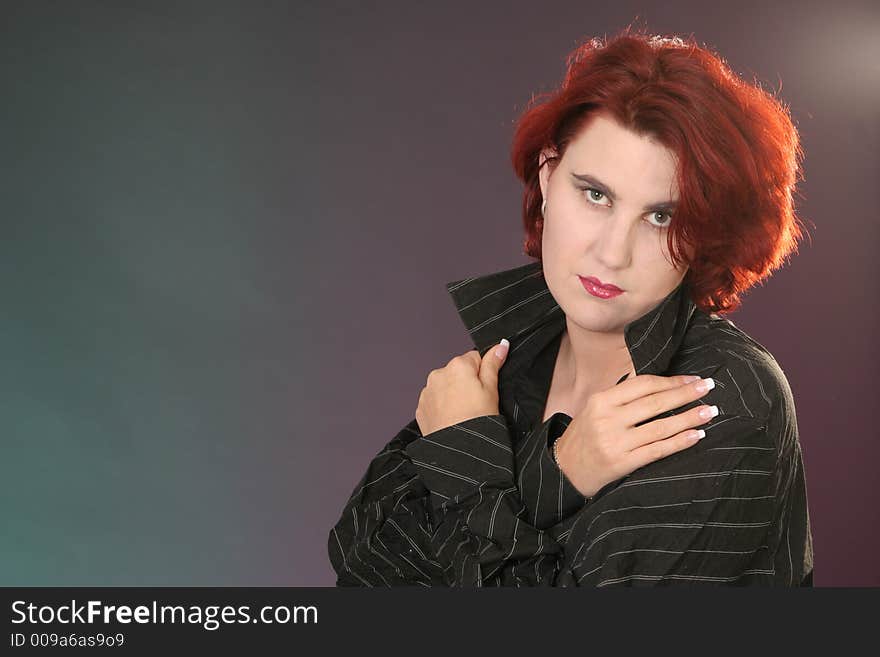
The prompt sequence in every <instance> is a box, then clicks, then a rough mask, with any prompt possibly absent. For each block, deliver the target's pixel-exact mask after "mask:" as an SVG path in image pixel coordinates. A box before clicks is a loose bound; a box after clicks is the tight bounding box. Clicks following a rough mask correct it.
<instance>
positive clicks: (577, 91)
mask: <svg viewBox="0 0 880 657" xmlns="http://www.w3.org/2000/svg"><path fill="white" fill-rule="evenodd" d="M599 112H601V113H603V114H605V115H607V116H609V117H611V118H613V119H615V120H616V121H617V122H618V123H620V124H621V125H622V126H624V127H625V128H627V129H629V130H632V131H633V132H635V133H637V134H639V135H642V136H648V137H650V138H651V139H653V140H654V141H656V142H658V143H660V144H662V145H663V146H665V147H666V148H668V149H670V150H671V151H672V152H673V153H675V155H676V156H677V162H678V167H677V169H678V170H677V182H678V189H679V203H678V208H677V211H676V213H675V218H674V220H673V221H672V223H671V224H670V227H669V230H668V231H667V244H668V246H669V253H670V256H671V257H672V259H673V263H674V264H675V265H676V266H680V265H681V264H683V263H686V264H688V265H689V270H688V272H687V274H686V276H685V278H686V282H687V283H688V285H689V287H690V290H691V295H692V299H693V301H694V303H695V304H696V305H697V306H698V307H699V308H701V309H702V310H704V311H706V312H719V313H724V312H730V311H732V310H736V309H737V308H738V307H739V305H740V298H739V297H740V294H742V293H743V292H744V291H746V290H747V289H749V288H750V287H752V286H753V285H755V284H756V283H758V282H759V281H761V280H762V279H764V278H767V277H769V276H770V274H771V273H772V272H773V271H774V270H775V269H777V268H779V267H780V266H781V265H782V264H783V262H784V260H785V259H786V258H788V256H789V254H790V253H791V252H797V242H798V240H799V239H800V238H801V236H802V230H801V225H800V224H801V221H800V219H799V218H798V217H797V216H796V215H795V212H794V204H793V200H792V194H793V192H794V188H795V184H796V181H797V178H798V177H799V175H800V173H801V161H802V159H803V152H802V150H801V146H800V141H799V138H798V132H797V129H796V128H795V126H794V125H793V123H792V121H791V118H790V117H789V114H788V109H787V107H786V106H784V105H783V104H782V103H780V102H779V101H777V100H776V99H775V98H773V97H772V96H771V95H770V94H768V93H767V92H765V91H764V90H763V89H762V88H761V87H760V84H758V83H756V84H754V85H752V84H748V83H746V82H744V81H743V80H742V79H740V78H739V77H737V76H736V75H735V74H734V73H733V72H732V71H731V70H730V69H729V68H728V66H727V65H726V63H725V62H724V61H723V60H722V59H721V58H720V57H719V56H717V55H716V54H714V53H713V52H711V51H709V50H707V49H705V48H703V47H700V46H699V45H697V44H696V43H695V42H694V41H693V40H692V39H690V40H685V39H682V38H681V37H660V36H648V35H647V34H645V33H642V32H640V33H635V34H634V33H631V32H630V29H629V28H625V29H624V31H623V32H622V33H621V34H619V35H617V36H615V37H613V38H612V39H610V40H607V41H606V42H603V41H601V40H599V39H597V38H593V39H590V40H589V41H587V42H586V43H583V44H582V45H580V46H578V47H577V48H576V49H575V50H574V51H573V52H571V53H570V54H569V55H568V57H567V72H566V74H565V79H564V81H563V83H562V85H561V87H560V88H559V89H557V90H555V91H554V92H552V93H547V94H541V95H539V96H537V97H533V98H532V102H531V103H530V107H528V108H527V109H526V111H525V112H523V114H522V115H521V116H520V118H519V120H518V121H517V125H516V129H515V132H514V137H513V143H512V148H511V162H512V164H513V168H514V170H515V171H516V174H517V176H518V177H519V178H520V180H522V181H523V183H524V185H525V190H524V194H523V205H522V211H523V223H524V226H525V231H526V238H525V241H524V253H525V254H526V255H528V256H530V257H533V258H537V259H539V260H540V259H541V232H542V229H543V228H542V227H543V218H542V216H541V202H542V198H541V189H540V185H539V183H538V170H539V167H538V157H539V154H540V152H541V151H542V150H543V149H545V148H552V149H555V151H556V153H557V155H556V156H555V157H553V158H550V159H549V160H548V161H547V162H548V163H549V165H550V166H551V167H555V164H556V163H557V162H558V160H560V159H561V158H562V156H563V155H564V154H565V149H566V146H567V145H568V144H569V142H571V140H573V139H574V137H575V136H576V134H577V133H578V132H579V130H580V129H581V127H583V126H584V125H585V124H586V123H587V121H589V119H590V118H592V116H593V115H595V114H596V113H599ZM686 254H690V255H692V256H693V258H692V259H691V260H687V257H688V255H686Z"/></svg>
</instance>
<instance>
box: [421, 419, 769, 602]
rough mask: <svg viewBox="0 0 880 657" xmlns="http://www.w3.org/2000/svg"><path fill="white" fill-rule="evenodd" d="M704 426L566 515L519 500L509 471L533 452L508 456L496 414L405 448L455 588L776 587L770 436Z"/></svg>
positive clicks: (733, 426) (740, 426)
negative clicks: (425, 492)
mask: <svg viewBox="0 0 880 657" xmlns="http://www.w3.org/2000/svg"><path fill="white" fill-rule="evenodd" d="M561 418H567V419H569V420H570V418H568V416H565V415H564V414H556V415H554V416H553V417H551V418H550V419H548V420H547V422H546V423H544V425H541V431H538V432H536V436H537V435H538V434H540V433H542V432H543V434H544V435H543V439H546V438H547V429H548V428H552V425H554V424H557V423H562V424H564V421H563V419H561ZM561 428H562V426H561V424H560V426H559V427H558V428H557V430H558V429H561ZM705 428H706V432H707V435H706V437H705V438H703V439H702V440H701V441H700V442H699V443H697V444H696V445H694V446H692V447H690V448H687V449H685V450H682V451H680V452H677V453H675V454H672V455H670V456H668V457H666V458H664V459H660V460H658V461H655V462H653V463H649V464H647V465H646V466H644V467H642V468H639V469H637V470H635V471H634V472H632V473H630V475H628V476H626V477H623V478H621V479H619V480H617V481H615V482H612V483H610V484H608V485H607V486H605V487H604V488H602V489H601V490H600V491H598V492H597V493H596V495H595V496H594V497H593V498H592V499H591V500H590V501H589V503H584V500H583V499H582V500H581V504H580V505H577V504H572V506H571V507H570V508H569V509H568V512H569V513H568V514H566V513H563V514H561V515H562V517H559V516H555V517H554V515H553V514H552V513H551V514H548V513H546V510H544V511H542V510H541V509H540V508H538V507H535V506H534V505H533V504H531V503H530V502H529V499H528V497H527V496H523V495H521V493H522V492H523V490H524V489H523V487H522V486H518V485H517V482H516V481H515V480H514V478H513V476H512V472H515V471H516V470H515V469H514V467H513V466H514V463H515V462H517V461H518V460H522V459H523V458H525V457H524V454H523V453H522V452H523V451H525V450H527V449H528V447H526V446H525V445H524V446H523V448H522V450H518V452H517V454H516V455H514V454H513V452H512V451H511V449H510V441H509V435H510V433H509V431H507V429H506V427H505V423H504V417H503V416H483V417H479V418H473V419H471V420H468V421H466V422H462V423H460V424H457V425H453V426H451V427H448V428H446V429H442V430H440V431H438V432H434V433H433V434H429V435H428V436H426V437H424V438H423V439H422V440H417V441H414V442H412V443H410V444H409V445H408V447H407V452H408V453H409V454H410V456H411V457H412V462H413V464H414V465H415V466H416V470H417V471H418V473H419V475H420V477H421V478H422V480H423V482H424V483H425V485H426V486H427V488H428V489H429V491H430V495H431V498H432V501H431V504H430V506H432V507H435V508H437V510H438V512H437V516H436V517H438V518H439V519H440V524H439V526H438V528H437V529H436V538H434V540H433V544H434V545H435V547H436V555H437V557H438V561H439V562H440V563H441V565H442V567H443V568H444V569H445V570H447V571H448V580H449V581H450V583H451V584H452V585H454V586H492V585H505V586H559V587H563V586H609V585H655V584H672V583H675V584H696V583H702V584H707V583H708V584H714V585H717V584H725V583H735V584H745V583H750V584H753V583H771V582H772V581H773V575H774V570H773V559H774V556H773V555H774V554H775V553H776V550H777V546H778V543H777V541H776V539H775V538H774V537H773V535H771V533H770V527H771V524H772V523H773V516H774V509H775V508H776V507H775V504H774V499H775V492H774V491H775V488H776V486H777V484H776V483H775V482H777V481H779V480H780V476H779V473H777V472H776V463H777V455H776V446H775V443H774V440H773V439H772V437H771V436H769V435H768V432H767V427H766V422H765V421H761V420H759V419H756V418H752V417H740V416H723V415H720V416H718V417H716V418H715V419H714V421H713V422H712V423H711V424H708V425H705ZM536 436H532V437H531V438H530V439H534V438H535V437H536ZM538 444H540V441H538V442H536V443H533V444H532V447H535V446H536V445H538ZM541 447H544V448H545V449H546V446H544V445H541ZM546 458H547V459H549V456H547V457H546ZM551 463H552V462H551ZM553 467H555V465H554V466H553Z"/></svg>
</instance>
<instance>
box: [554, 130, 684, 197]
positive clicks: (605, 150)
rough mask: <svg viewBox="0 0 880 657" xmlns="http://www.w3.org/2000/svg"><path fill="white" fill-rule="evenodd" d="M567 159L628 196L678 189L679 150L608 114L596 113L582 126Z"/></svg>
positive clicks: (574, 168)
mask: <svg viewBox="0 0 880 657" xmlns="http://www.w3.org/2000/svg"><path fill="white" fill-rule="evenodd" d="M563 160H564V161H565V162H566V164H567V165H568V167H569V169H570V170H571V171H572V172H573V173H588V174H591V175H594V176H596V177H598V178H600V179H601V180H602V181H603V182H605V183H607V184H609V185H611V186H612V187H613V188H614V189H616V190H618V191H619V192H620V194H621V196H623V197H624V198H626V197H628V196H629V197H635V196H650V197H652V198H653V197H654V196H656V195H657V194H658V192H659V193H660V194H661V195H662V194H663V193H668V192H669V190H672V191H673V192H676V191H677V186H676V179H675V178H676V168H677V158H676V156H675V153H674V152H673V151H672V150H670V149H668V148H666V147H665V146H663V145H662V144H660V143H659V142H657V141H655V140H654V139H653V138H651V137H649V136H644V135H639V134H637V133H636V132H633V131H631V130H629V129H627V128H624V127H623V126H622V125H620V124H619V123H618V122H617V121H615V120H614V119H612V118H611V117H609V116H607V115H605V114H597V115H595V116H594V117H592V118H591V119H590V120H589V121H588V122H587V123H586V124H585V125H584V126H583V127H582V128H581V129H580V131H579V132H578V133H577V134H576V135H575V137H574V139H572V141H571V142H570V143H569V145H568V147H567V148H566V151H565V155H564V157H563ZM640 190H641V191H640Z"/></svg>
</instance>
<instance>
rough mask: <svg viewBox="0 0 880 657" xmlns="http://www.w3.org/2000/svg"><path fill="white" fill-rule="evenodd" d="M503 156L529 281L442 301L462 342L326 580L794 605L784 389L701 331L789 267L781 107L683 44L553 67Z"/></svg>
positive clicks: (743, 340) (788, 399)
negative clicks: (771, 596) (778, 599)
mask: <svg viewBox="0 0 880 657" xmlns="http://www.w3.org/2000/svg"><path fill="white" fill-rule="evenodd" d="M568 63H569V68H568V72H567V75H566V77H565V81H564V83H563V85H562V86H561V88H560V89H559V90H558V91H556V92H555V93H553V94H548V95H547V97H546V98H539V99H538V100H539V101H540V102H536V103H535V104H534V106H533V107H531V108H530V109H528V110H527V111H526V112H525V114H524V115H523V116H522V117H521V119H520V122H519V124H518V126H517V130H516V134H515V136H514V144H513V150H512V160H513V165H514V168H515V170H516V172H517V175H518V176H519V177H520V178H521V179H522V181H523V183H524V185H525V194H524V202H523V217H524V225H525V232H526V239H525V253H526V254H527V255H529V256H531V257H533V258H537V261H536V262H533V263H530V264H528V265H524V266H521V267H516V268H514V269H509V270H505V271H501V272H495V273H493V274H489V275H485V276H481V277H477V278H467V279H463V280H460V281H454V282H452V283H449V284H448V285H447V289H448V291H449V293H450V295H451V296H452V299H453V301H454V303H455V306H456V309H457V311H458V312H459V315H460V316H461V318H462V321H463V322H464V324H465V326H466V328H467V329H468V331H469V333H470V336H471V338H472V339H473V341H474V345H475V347H476V349H475V350H472V351H469V352H467V353H465V354H462V355H459V356H456V357H455V358H453V359H451V360H450V361H449V362H448V363H447V364H446V365H445V366H444V367H443V368H440V369H437V370H434V371H433V372H431V374H430V375H429V376H428V380H427V385H426V386H425V388H424V389H423V390H422V393H421V395H420V397H419V403H418V407H417V409H416V413H415V419H414V420H413V421H412V422H410V423H409V424H408V425H407V426H406V427H404V428H403V429H402V430H401V431H400V432H399V433H398V435H397V436H395V437H394V439H393V440H391V442H390V443H389V444H388V445H387V446H386V447H385V449H384V450H382V452H380V453H379V454H378V455H377V456H376V457H375V458H374V459H373V461H372V463H371V464H370V466H369V468H368V469H367V472H366V473H365V474H364V476H363V477H362V479H361V481H360V483H359V484H358V486H357V487H356V488H355V490H354V492H353V493H352V495H351V497H350V499H349V501H348V503H347V504H346V507H345V509H344V510H343V513H342V515H341V517H340V519H339V520H338V522H337V523H336V525H335V527H334V528H333V529H332V530H331V531H330V536H329V539H328V550H329V556H330V560H331V562H332V564H333V567H334V569H335V570H336V572H337V574H338V581H337V583H338V585H355V586H360V585H363V586H391V585H406V584H410V585H425V586H430V585H441V586H444V585H445V586H523V585H525V586H609V585H655V584H657V585H668V584H713V585H717V584H733V585H777V586H778V585H781V586H796V585H812V560H813V554H812V537H811V533H810V527H809V513H808V508H807V497H806V483H805V478H804V468H803V459H802V456H801V449H800V443H799V440H798V432H797V422H796V416H795V407H794V402H793V399H792V395H791V390H790V388H789V385H788V382H787V380H786V378H785V375H784V373H783V371H782V369H781V368H780V367H779V365H778V363H777V362H776V360H775V359H774V358H773V356H772V355H771V354H770V353H769V352H768V351H767V350H766V349H765V348H764V347H763V346H762V345H760V344H759V343H757V342H756V341H755V340H753V339H751V338H750V337H749V336H748V335H746V334H745V333H744V332H743V331H741V330H740V329H739V328H737V327H736V326H735V325H734V324H733V323H732V322H730V321H729V320H726V319H724V318H723V317H721V315H720V314H719V313H724V312H728V311H731V310H733V309H735V308H737V307H738V305H739V295H740V294H741V293H742V292H743V291H745V290H746V289H748V288H749V287H751V286H752V285H754V284H755V283H757V282H759V281H761V280H763V279H764V278H766V277H767V276H769V275H770V273H771V272H772V271H773V270H774V269H776V268H778V267H779V266H780V265H781V264H782V262H783V260H784V259H785V258H786V257H787V256H788V255H789V254H790V253H791V252H792V251H794V250H796V245H797V240H798V239H799V237H800V236H801V231H800V227H799V225H798V220H797V218H796V217H795V215H794V212H793V203H792V193H793V191H794V186H795V181H796V176H797V173H798V171H799V166H800V162H799V160H800V157H801V155H802V154H801V151H800V146H799V142H798V137H797V131H796V129H795V127H794V126H793V125H792V123H791V121H790V119H789V117H788V115H787V113H786V111H785V109H784V108H783V107H782V106H781V105H780V104H779V103H778V102H777V101H775V100H774V99H773V98H772V97H770V96H769V95H767V94H766V93H765V92H763V91H762V90H761V89H760V88H759V87H757V86H752V85H748V84H745V83H744V82H743V81H742V80H740V79H739V78H737V77H736V76H735V75H734V74H733V73H732V72H730V70H729V69H728V68H726V66H725V65H724V64H723V63H722V62H721V60H720V59H719V58H717V56H715V55H714V54H712V53H710V52H709V51H707V50H705V49H703V48H700V47H699V46H697V45H696V44H694V43H693V42H686V41H684V40H682V39H679V38H674V39H661V38H656V37H649V36H646V35H644V34H631V33H630V32H629V31H625V32H624V33H622V34H621V35H619V36H617V37H615V38H613V39H611V40H610V41H608V42H607V43H603V42H601V41H599V40H595V39H594V40H591V41H589V42H588V43H585V44H583V45H582V46H581V47H579V48H578V49H577V50H576V51H575V52H574V53H572V55H571V56H570V57H569V60H568Z"/></svg>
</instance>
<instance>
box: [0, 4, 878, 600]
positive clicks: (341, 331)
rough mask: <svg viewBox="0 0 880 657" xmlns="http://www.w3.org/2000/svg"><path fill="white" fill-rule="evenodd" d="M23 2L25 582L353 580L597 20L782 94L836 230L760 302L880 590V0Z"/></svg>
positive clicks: (846, 570) (812, 442) (9, 364)
mask: <svg viewBox="0 0 880 657" xmlns="http://www.w3.org/2000/svg"><path fill="white" fill-rule="evenodd" d="M609 4H610V6H605V3H587V2H574V1H568V2H552V1H542V2H540V3H538V2H473V1H471V2H454V3H450V2H446V3H411V2H372V3H355V2H329V1H327V0H322V1H321V2H311V3H306V2H260V3H246V2H239V3H220V2H204V3H201V4H196V3H180V2H173V3H170V2H169V3H156V2H141V3H131V2H127V3H115V2H109V1H108V2H100V3H99V2H83V1H81V2H54V3H49V2H34V1H29V2H4V3H3V4H2V5H0V11H2V21H0V29H2V34H0V54H2V56H0V71H2V72H0V76H2V77H0V81H2V94H3V95H2V103H0V112H2V121H0V145H2V148H0V158H2V159H0V162H2V176H0V189H2V199H3V208H4V211H3V216H2V229H3V231H2V241H0V248H2V257H0V267H2V272H0V273H2V276H0V286H2V321H0V350H2V351H0V362H2V365H0V387H2V389H0V405H2V425H0V426H2V439H0V444H2V456H0V486H2V489H0V500H2V518H3V527H2V530H0V584H2V585H38V586H43V585H94V586H98V585H111V586H112V585H155V586H160V585H218V586H219V585H297V586H322V585H332V584H334V582H335V576H334V574H333V572H332V570H331V568H330V564H329V561H328V558H327V554H326V548H327V536H328V532H329V530H330V528H331V527H332V525H333V524H334V523H335V522H336V520H337V519H338V515H339V513H340V512H341V509H342V507H343V505H344V503H345V501H346V500H347V498H348V496H349V494H350V493H351V491H352V490H353V488H354V486H355V484H356V483H357V481H358V480H359V478H360V477H361V475H362V474H363V471H364V469H365V468H366V465H367V463H368V462H369V460H370V459H371V458H372V456H373V455H375V454H376V453H377V452H378V451H379V450H380V449H381V448H382V446H383V445H384V444H385V443H386V442H387V441H388V440H390V439H391V437H392V436H393V435H394V434H395V433H396V432H397V431H398V430H399V429H400V427H402V426H403V425H404V424H406V423H407V422H408V421H409V420H410V419H411V418H412V417H413V415H414V413H415V407H416V404H417V402H418V395H419V393H420V391H421V388H422V386H423V385H424V380H425V377H426V376H427V373H428V372H429V371H430V370H431V369H433V368H435V367H440V366H442V365H443V364H445V362H446V361H448V360H449V358H451V357H452V356H454V355H456V354H458V353H461V352H463V351H466V350H468V349H470V348H472V344H471V343H470V341H469V340H468V337H467V334H466V332H465V331H464V328H463V326H462V325H461V323H460V320H459V319H458V316H457V314H456V313H455V310H454V307H453V305H452V302H451V299H450V298H449V297H448V295H447V293H446V290H445V287H444V284H445V283H446V282H447V281H450V280H455V279H459V278H464V277H467V276H471V275H481V274H486V273H489V272H491V271H496V270H498V269H502V268H505V269H506V268H509V267H514V266H518V265H520V264H525V263H527V262H529V259H528V258H526V257H525V256H524V255H523V254H522V247H521V240H522V234H521V228H520V186H519V183H518V182H517V180H516V179H515V177H514V175H513V173H512V170H511V168H510V165H509V163H508V153H509V146H510V138H511V135H512V129H513V122H514V120H515V118H516V116H517V115H518V114H519V113H520V112H521V111H522V109H523V108H524V107H525V104H526V103H527V102H528V99H529V98H530V96H531V94H532V93H539V92H543V91H549V90H551V89H552V88H553V87H554V86H555V85H557V84H558V83H559V81H560V80H561V77H562V74H563V72H564V70H565V55H566V54H567V53H568V52H569V51H570V50H571V49H572V48H573V47H574V46H575V45H577V43H579V42H580V41H582V40H583V39H586V38H589V37H590V36H594V35H599V36H601V35H603V34H606V33H607V34H609V35H610V34H613V33H616V32H617V31H618V30H619V29H621V28H622V27H623V26H624V25H626V24H627V23H630V22H632V21H634V20H635V21H637V22H639V23H644V24H647V25H648V27H649V28H650V29H651V31H653V32H658V33H679V34H685V35H687V34H691V33H693V34H694V36H695V37H696V38H697V39H698V40H699V41H701V42H703V43H705V44H707V45H709V46H711V47H714V48H716V49H717V50H718V51H719V52H720V53H721V54H722V56H723V57H724V58H725V59H726V60H727V61H728V62H729V63H730V65H731V66H732V67H733V69H734V70H736V71H737V72H739V73H740V74H741V75H743V76H745V77H746V78H747V79H751V78H752V76H755V77H756V78H757V79H759V80H760V81H762V83H763V84H764V87H765V88H767V89H769V90H771V91H773V90H779V87H780V85H782V88H781V90H779V95H780V96H781V97H782V99H783V100H784V101H785V102H786V103H788V104H789V105H790V106H791V111H792V114H793V116H794V119H795V121H796V124H797V125H798V128H799V130H800V132H801V137H802V141H803V147H804V149H805V152H806V159H805V178H806V179H805V181H804V182H803V183H802V184H801V187H800V195H801V198H799V200H798V208H799V211H800V214H801V216H802V217H803V218H804V220H805V221H806V222H807V225H808V227H809V230H810V235H811V238H807V240H805V241H804V242H803V243H802V244H801V249H800V253H799V254H798V255H796V256H795V257H794V258H793V259H792V261H791V263H790V265H789V266H788V267H786V268H784V269H783V270H781V271H779V272H778V273H777V274H776V275H775V276H774V277H773V278H772V279H770V280H769V281H768V282H767V283H766V284H765V285H764V286H761V287H758V288H757V289H755V290H753V291H752V292H751V293H750V294H749V295H748V296H747V297H746V298H745V302H744V305H743V308H742V309H741V310H740V311H738V312H736V313H733V314H732V315H730V316H729V317H730V318H731V319H732V320H733V321H734V322H735V323H736V324H737V325H738V326H740V327H742V328H743V329H744V330H746V331H747V332H748V333H750V334H751V335H752V336H753V337H754V338H755V339H757V340H758V341H759V342H761V343H762V344H764V345H765V346H766V347H767V348H768V349H770V350H771V352H773V354H774V355H775V356H776V358H777V360H778V361H779V362H780V364H781V365H782V367H783V369H784V370H785V372H786V374H787V376H788V378H789V382H790V383H791V387H792V389H793V391H794V394H795V400H796V403H797V410H798V423H799V427H800V436H801V443H802V446H803V450H804V458H805V463H806V469H807V481H808V486H809V490H808V493H809V502H810V506H811V515H812V523H813V525H812V528H813V536H814V541H815V545H814V548H815V560H816V561H815V565H816V576H815V582H816V584H817V585H819V586H828V585H880V565H878V563H877V555H878V554H880V523H878V520H880V513H878V508H880V504H878V503H880V495H878V486H877V483H876V482H877V463H878V459H880V441H878V438H880V435H878V433H880V432H878V430H877V423H876V421H875V419H874V418H873V411H874V410H876V408H877V405H876V402H875V400H876V399H877V392H876V387H875V386H876V383H877V381H878V373H880V372H878V369H880V368H878V346H877V345H878V341H877V340H876V339H875V336H876V335H877V332H878V329H880V282H878V281H880V265H878V257H877V247H878V245H880V216H878V211H880V191H878V187H880V186H878V182H880V166H878V164H880V157H878V146H880V134H878V132H880V130H878V127H880V64H878V62H880V5H878V4H877V3H876V2H867V1H866V2H835V3H833V4H831V5H829V4H828V3H818V2H817V3H813V4H810V3H805V2H791V3H765V2H738V3H736V4H729V5H727V6H719V7H712V9H711V11H709V10H707V9H706V4H705V3H704V2H698V1H693V2H671V1H666V2H662V3H660V2H658V3H651V2H627V1H622V0H621V1H617V2H614V3H609Z"/></svg>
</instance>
